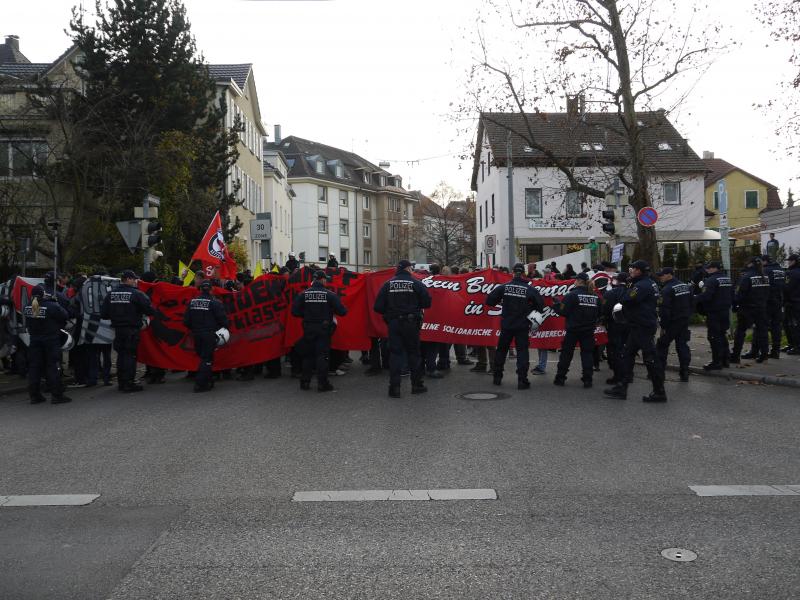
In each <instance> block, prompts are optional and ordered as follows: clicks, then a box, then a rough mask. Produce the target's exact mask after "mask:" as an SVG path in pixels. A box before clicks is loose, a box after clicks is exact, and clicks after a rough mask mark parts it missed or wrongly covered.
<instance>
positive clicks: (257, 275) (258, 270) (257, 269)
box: [253, 260, 264, 279]
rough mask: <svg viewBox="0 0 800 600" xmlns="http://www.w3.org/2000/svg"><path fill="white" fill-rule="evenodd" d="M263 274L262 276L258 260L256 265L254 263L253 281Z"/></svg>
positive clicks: (262, 272) (262, 271) (262, 270)
mask: <svg viewBox="0 0 800 600" xmlns="http://www.w3.org/2000/svg"><path fill="white" fill-rule="evenodd" d="M263 274H264V269H262V268H261V261H260V260H259V261H258V263H256V270H255V271H253V279H258V278H259V277H261V276H262V275H263Z"/></svg>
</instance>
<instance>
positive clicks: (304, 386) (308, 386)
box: [300, 380, 311, 390]
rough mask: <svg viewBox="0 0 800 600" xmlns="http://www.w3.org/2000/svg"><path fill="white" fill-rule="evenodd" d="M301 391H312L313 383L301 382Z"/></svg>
mask: <svg viewBox="0 0 800 600" xmlns="http://www.w3.org/2000/svg"><path fill="white" fill-rule="evenodd" d="M300 389H301V390H310V389H311V382H310V381H303V380H300Z"/></svg>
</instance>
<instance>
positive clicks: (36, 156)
mask: <svg viewBox="0 0 800 600" xmlns="http://www.w3.org/2000/svg"><path fill="white" fill-rule="evenodd" d="M47 153H48V146H47V142H46V141H44V140H30V139H5V140H0V177H32V176H34V175H37V167H38V166H39V165H43V164H44V163H45V162H47Z"/></svg>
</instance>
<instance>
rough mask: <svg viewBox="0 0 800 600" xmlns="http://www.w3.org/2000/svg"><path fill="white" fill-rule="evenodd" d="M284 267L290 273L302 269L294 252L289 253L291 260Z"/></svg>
mask: <svg viewBox="0 0 800 600" xmlns="http://www.w3.org/2000/svg"><path fill="white" fill-rule="evenodd" d="M284 266H285V267H286V268H287V269H288V270H289V272H290V273H291V272H292V271H294V270H295V269H299V268H300V262H299V261H298V260H297V258H296V257H295V255H294V252H289V258H288V259H287V260H286V264H285V265H284Z"/></svg>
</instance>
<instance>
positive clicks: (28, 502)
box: [0, 494, 100, 508]
mask: <svg viewBox="0 0 800 600" xmlns="http://www.w3.org/2000/svg"><path fill="white" fill-rule="evenodd" d="M99 497H100V494H56V495H47V496H0V508H8V507H10V506H86V505H87V504H91V503H92V502H94V501H95V500H97V499H98V498H99Z"/></svg>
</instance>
